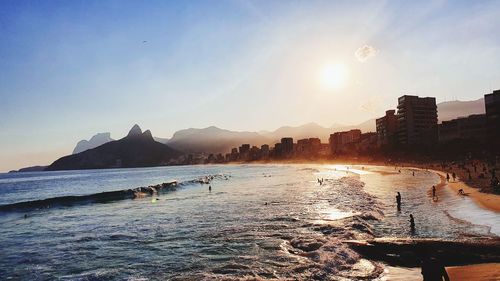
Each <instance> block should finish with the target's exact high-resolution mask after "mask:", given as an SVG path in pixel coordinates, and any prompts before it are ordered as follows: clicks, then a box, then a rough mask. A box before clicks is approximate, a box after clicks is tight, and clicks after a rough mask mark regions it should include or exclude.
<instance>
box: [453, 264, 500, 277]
mask: <svg viewBox="0 0 500 281" xmlns="http://www.w3.org/2000/svg"><path fill="white" fill-rule="evenodd" d="M446 271H447V272H448V276H449V277H450V280H452V281H466V280H479V281H483V280H484V281H486V280H488V281H490V280H500V263H484V264H473V265H465V266H453V267H447V268H446Z"/></svg>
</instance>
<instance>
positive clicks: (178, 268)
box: [0, 164, 500, 280]
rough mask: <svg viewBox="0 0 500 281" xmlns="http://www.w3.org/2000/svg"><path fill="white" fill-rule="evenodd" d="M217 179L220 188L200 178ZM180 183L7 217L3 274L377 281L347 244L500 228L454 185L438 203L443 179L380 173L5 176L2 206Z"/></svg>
mask: <svg viewBox="0 0 500 281" xmlns="http://www.w3.org/2000/svg"><path fill="white" fill-rule="evenodd" d="M216 175H218V176H216ZM210 176H216V177H214V179H213V180H212V181H211V182H210V183H209V184H202V183H194V182H192V180H193V179H198V178H210ZM318 179H323V184H319V182H318ZM172 180H177V181H178V182H179V183H180V184H179V186H178V187H177V188H176V189H175V190H171V191H168V192H163V193H160V194H159V195H157V196H156V195H155V196H154V197H146V198H141V199H133V200H131V199H126V200H117V201H112V202H107V203H92V204H79V205H75V206H55V207H50V208H42V209H35V210H25V211H23V210H17V211H9V212H7V211H5V212H0V225H1V227H0V248H1V251H0V277H1V278H0V279H23V280H47V279H63V280H103V279H109V280H133V279H141V280H165V279H173V280H192V279H201V280H203V279H206V280H213V279H222V280H231V279H244V278H258V279H274V278H277V279H304V280H307V279H313V278H314V279H323V280H330V279H331V280H352V279H356V278H360V279H374V278H379V277H380V276H381V275H382V273H383V270H384V265H383V264H381V263H379V262H375V261H369V260H365V259H363V258H362V257H361V256H360V255H359V254H357V253H356V252H355V251H353V250H352V249H351V248H350V247H349V246H348V245H347V244H345V243H343V242H344V241H345V240H356V239H358V240H359V239H369V238H373V237H413V238H446V239H460V238H461V237H464V236H467V235H474V236H494V235H495V233H493V232H492V227H491V225H498V224H499V223H500V221H499V217H498V216H496V215H494V214H493V215H492V214H491V213H488V212H487V211H486V210H482V209H474V207H471V206H472V205H473V204H472V203H471V202H468V201H467V202H466V201H463V200H454V198H455V197H454V196H453V194H450V193H449V191H447V190H446V189H444V188H443V189H440V190H438V194H439V196H441V197H442V198H441V199H440V200H437V201H436V200H432V198H430V197H429V194H428V190H429V188H430V187H431V186H432V185H436V184H437V183H438V182H439V181H440V179H439V177H438V176H437V175H436V174H434V173H432V172H427V171H422V170H418V171H416V173H415V175H413V172H412V171H411V170H408V169H403V170H402V172H401V173H399V172H395V171H393V168H390V167H372V166H366V167H363V166H357V167H352V166H351V167H348V166H343V165H312V164H311V165H306V164H304V165H299V164H297V165H270V164H269V165H204V166H177V167H158V168H140V169H111V170H88V171H62V172H34V173H15V174H1V175H0V205H8V204H13V203H18V202H27V201H33V200H40V199H47V198H55V197H61V196H67V195H87V194H94V193H99V192H103V191H113V190H122V189H128V188H135V187H139V186H147V185H152V184H159V183H162V182H168V181H172ZM183 182H186V183H189V184H182V183H183ZM209 185H210V186H211V190H209V188H208V186H209ZM396 191H400V192H401V193H402V196H403V204H402V209H401V211H397V209H396V207H395V195H396ZM152 199H154V200H152ZM448 199H450V200H448ZM464 208H469V209H470V208H472V209H470V210H471V212H473V214H475V215H470V212H469V213H467V215H468V216H469V221H467V216H466V215H464V214H461V213H460V211H459V210H463V209H464ZM483 212H484V213H483ZM410 213H412V214H413V215H414V216H415V221H416V224H417V231H416V232H415V233H411V232H410V230H409V222H408V216H409V214H410ZM462 213H463V211H462ZM484 214H486V215H489V216H487V219H483V220H481V219H480V218H481V217H482V215H484ZM471 216H472V217H471ZM471 220H473V221H472V222H471Z"/></svg>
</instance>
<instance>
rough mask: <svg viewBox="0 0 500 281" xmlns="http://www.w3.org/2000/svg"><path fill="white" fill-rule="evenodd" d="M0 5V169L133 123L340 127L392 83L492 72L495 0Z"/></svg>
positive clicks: (485, 81)
mask: <svg viewBox="0 0 500 281" xmlns="http://www.w3.org/2000/svg"><path fill="white" fill-rule="evenodd" d="M403 4H404V5H403ZM0 5H1V6H2V9H0V10H1V11H0V19H1V22H2V24H0V31H1V32H0V33H1V34H2V37H3V38H4V39H5V40H1V42H0V58H1V59H0V97H1V100H2V103H1V104H0V112H1V113H0V136H1V139H0V154H1V155H2V157H1V158H2V160H0V162H1V163H0V171H5V170H8V169H13V168H20V167H22V166H29V165H35V164H50V162H51V161H53V160H55V159H57V158H58V157H60V156H63V155H65V154H67V153H68V151H71V150H72V148H73V147H74V145H75V144H76V141H78V140H80V139H82V138H89V137H90V136H92V135H93V134H95V133H98V132H111V134H112V136H113V137H115V138H116V137H120V136H124V135H125V134H126V132H127V131H128V129H130V126H131V125H132V124H135V123H138V124H141V125H142V126H143V127H144V128H149V129H151V130H152V132H153V134H154V135H155V136H159V137H170V136H171V135H172V134H173V133H174V132H175V131H177V130H180V129H184V128H190V127H196V128H203V127H208V126H211V125H215V126H218V127H221V128H224V129H229V130H237V131H260V130H274V129H276V128H278V127H280V126H284V125H300V124H305V123H308V122H316V123H318V124H320V125H323V126H332V125H333V124H335V123H343V124H349V125H351V124H357V123H361V122H363V121H366V120H368V119H372V118H378V117H380V116H383V113H384V112H385V110H386V109H390V108H394V107H395V105H396V104H395V102H394V100H395V99H396V98H397V97H399V96H401V95H404V94H414V95H419V96H432V97H436V100H437V102H442V101H446V100H452V99H459V100H475V99H478V98H480V97H482V96H483V95H484V94H487V93H490V92H491V91H492V90H493V89H495V88H498V83H499V82H500V70H498V69H497V67H496V66H497V65H498V64H499V63H500V55H499V54H500V52H498V51H499V50H500V42H499V41H500V39H498V38H497V36H494V35H495V26H498V24H499V23H500V19H499V17H497V16H498V11H499V8H500V4H499V3H497V2H494V1H491V2H490V1H486V2H481V3H469V2H455V3H448V2H447V1H437V2H426V3H399V4H398V3H391V2H377V3H374V2H359V3H356V4H354V5H352V3H351V4H349V5H347V4H346V2H322V1H316V2H312V3H307V5H306V3H303V2H272V3H266V2H246V1H216V2H183V3H173V2H171V3H162V2H157V3H153V2H149V3H137V2H127V1H117V2H115V1H108V2H102V3H101V2H85V3H70V2H66V3H64V2H62V3H58V4H57V5H56V4H54V3H52V4H51V3H34V2H24V3H21V4H18V3H16V2H8V1H6V2H2V4H0Z"/></svg>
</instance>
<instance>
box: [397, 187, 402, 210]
mask: <svg viewBox="0 0 500 281" xmlns="http://www.w3.org/2000/svg"><path fill="white" fill-rule="evenodd" d="M396 204H397V205H398V211H401V193H399V191H398V195H396Z"/></svg>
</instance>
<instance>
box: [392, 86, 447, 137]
mask: <svg viewBox="0 0 500 281" xmlns="http://www.w3.org/2000/svg"><path fill="white" fill-rule="evenodd" d="M397 120H398V122H397V126H398V129H397V137H396V139H397V142H398V143H399V144H402V145H425V144H427V145H429V144H433V143H436V142H437V136H438V131H437V130H438V129H437V122H438V119H437V106H436V98H432V97H426V98H421V97H418V96H409V95H404V96H402V97H399V98H398V113H397Z"/></svg>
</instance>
